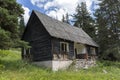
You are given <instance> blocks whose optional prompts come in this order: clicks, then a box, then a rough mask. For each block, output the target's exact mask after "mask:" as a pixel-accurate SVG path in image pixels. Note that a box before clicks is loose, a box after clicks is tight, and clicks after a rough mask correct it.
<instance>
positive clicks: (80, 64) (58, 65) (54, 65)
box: [33, 59, 96, 71]
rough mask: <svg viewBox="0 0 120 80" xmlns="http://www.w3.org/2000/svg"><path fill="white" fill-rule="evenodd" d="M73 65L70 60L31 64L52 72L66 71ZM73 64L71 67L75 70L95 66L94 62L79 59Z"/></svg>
mask: <svg viewBox="0 0 120 80" xmlns="http://www.w3.org/2000/svg"><path fill="white" fill-rule="evenodd" d="M72 63H73V61H72V60H53V61H40V62H33V64H35V65H38V66H42V67H47V68H50V69H52V70H53V71H58V70H60V69H62V70H63V69H67V68H68V67H69V66H70V65H71V64H72ZM74 63H75V64H74V65H73V66H74V68H75V69H80V68H88V67H91V66H94V65H95V63H96V62H95V61H93V60H89V61H87V60H86V59H79V60H75V62H74Z"/></svg>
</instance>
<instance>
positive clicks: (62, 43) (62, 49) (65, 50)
mask: <svg viewBox="0 0 120 80" xmlns="http://www.w3.org/2000/svg"><path fill="white" fill-rule="evenodd" d="M62 46H63V47H62ZM60 51H64V52H69V43H68V42H60Z"/></svg>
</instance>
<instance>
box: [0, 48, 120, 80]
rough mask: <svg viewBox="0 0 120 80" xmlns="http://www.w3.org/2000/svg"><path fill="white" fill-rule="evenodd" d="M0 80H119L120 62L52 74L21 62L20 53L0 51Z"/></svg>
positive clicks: (47, 70) (48, 70) (100, 63)
mask: <svg viewBox="0 0 120 80" xmlns="http://www.w3.org/2000/svg"><path fill="white" fill-rule="evenodd" d="M0 80H120V62H110V61H101V62H98V63H97V66H96V67H91V68H89V69H87V70H84V69H81V70H79V71H73V70H70V69H68V70H64V71H57V72H53V71H51V70H50V69H45V68H41V67H37V66H35V65H32V64H30V63H27V62H25V61H22V60H21V57H20V51H15V50H0Z"/></svg>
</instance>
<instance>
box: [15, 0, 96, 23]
mask: <svg viewBox="0 0 120 80" xmlns="http://www.w3.org/2000/svg"><path fill="white" fill-rule="evenodd" d="M81 2H86V5H87V9H88V11H89V12H90V13H93V12H94V9H96V8H97V6H96V4H97V3H98V1H97V0H17V3H19V4H21V5H22V8H23V9H24V15H23V16H24V21H25V24H27V22H28V19H29V17H30V14H31V12H32V10H37V11H39V12H41V13H43V14H46V15H48V16H50V17H52V18H55V19H58V20H61V19H62V16H63V15H66V13H68V15H73V14H75V9H76V6H77V5H78V4H79V3H81ZM69 18H70V20H71V19H73V18H72V17H71V16H70V17H69Z"/></svg>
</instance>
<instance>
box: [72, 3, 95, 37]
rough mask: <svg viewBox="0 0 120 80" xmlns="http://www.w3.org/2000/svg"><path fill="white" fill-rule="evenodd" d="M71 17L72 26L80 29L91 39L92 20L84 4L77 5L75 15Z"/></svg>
mask: <svg viewBox="0 0 120 80" xmlns="http://www.w3.org/2000/svg"><path fill="white" fill-rule="evenodd" d="M73 17H74V20H75V21H74V26H76V27H79V28H82V29H83V30H84V31H85V32H86V33H88V34H89V35H90V36H91V37H92V38H93V37H95V27H94V20H93V19H92V17H91V16H90V13H89V12H88V10H87V7H86V3H85V2H82V3H81V4H80V5H79V4H78V5H77V7H76V14H74V15H73Z"/></svg>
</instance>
